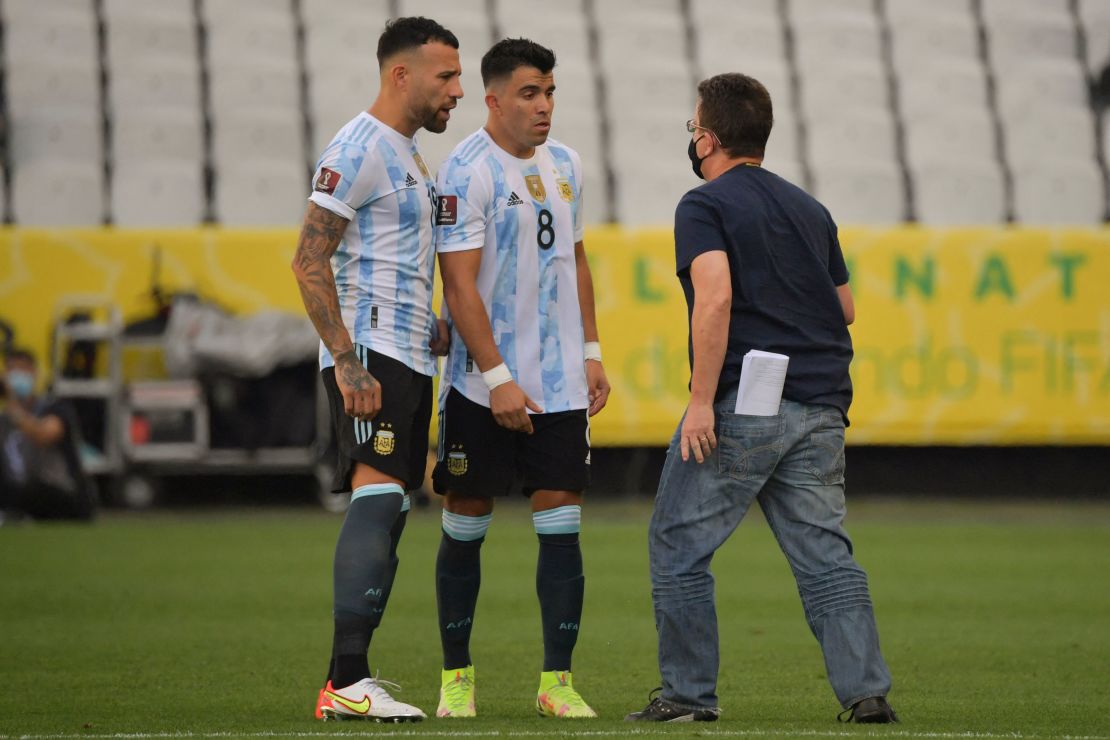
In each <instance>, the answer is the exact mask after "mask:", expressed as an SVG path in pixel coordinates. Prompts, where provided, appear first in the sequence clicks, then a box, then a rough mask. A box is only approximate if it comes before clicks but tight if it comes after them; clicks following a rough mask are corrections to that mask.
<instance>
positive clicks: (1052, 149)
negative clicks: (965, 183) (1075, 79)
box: [1004, 110, 1095, 166]
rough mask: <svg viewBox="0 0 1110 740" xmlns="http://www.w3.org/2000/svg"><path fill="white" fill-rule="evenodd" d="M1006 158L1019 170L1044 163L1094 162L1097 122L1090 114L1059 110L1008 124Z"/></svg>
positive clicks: (1079, 111) (1014, 120) (1018, 119)
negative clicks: (1026, 166)
mask: <svg viewBox="0 0 1110 740" xmlns="http://www.w3.org/2000/svg"><path fill="white" fill-rule="evenodd" d="M1004 140H1005V142H1006V156H1007V157H1008V158H1009V160H1010V163H1011V164H1013V165H1015V166H1018V165H1022V164H1027V163H1028V164H1033V163H1035V162H1039V161H1043V160H1045V159H1046V157H1051V158H1052V159H1057V160H1084V161H1090V162H1094V160H1095V119H1094V115H1093V114H1092V112H1091V111H1090V110H1056V111H1050V112H1048V113H1046V114H1045V115H1043V116H1029V117H1027V118H1016V119H1013V120H1010V121H1007V122H1006V127H1005V139H1004Z"/></svg>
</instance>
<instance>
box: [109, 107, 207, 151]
mask: <svg viewBox="0 0 1110 740" xmlns="http://www.w3.org/2000/svg"><path fill="white" fill-rule="evenodd" d="M112 154H113V158H114V160H115V163H116V164H117V165H119V164H120V163H121V162H143V161H146V160H166V161H173V160H176V161H179V162H203V161H204V133H203V125H202V122H201V119H200V110H198V109H197V108H182V107H169V108H145V107H143V108H139V107H126V108H122V109H120V110H119V111H117V112H116V114H115V116H114V117H113V120H112Z"/></svg>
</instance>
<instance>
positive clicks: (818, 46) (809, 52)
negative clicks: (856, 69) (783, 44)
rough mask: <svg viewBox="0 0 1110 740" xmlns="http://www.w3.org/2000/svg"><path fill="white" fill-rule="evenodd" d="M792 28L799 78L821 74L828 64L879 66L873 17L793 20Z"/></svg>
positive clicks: (857, 16) (825, 17) (877, 43)
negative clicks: (852, 62)
mask: <svg viewBox="0 0 1110 740" xmlns="http://www.w3.org/2000/svg"><path fill="white" fill-rule="evenodd" d="M792 27H793V30H794V56H795V58H796V60H797V62H798V67H799V69H800V70H801V73H802V74H808V73H810V72H812V71H820V70H821V69H822V67H823V66H824V65H826V64H828V63H829V61H830V60H836V61H838V62H843V61H847V60H849V59H859V60H863V61H871V62H873V63H875V64H880V63H881V60H882V54H881V45H880V37H879V27H878V23H877V21H876V20H875V16H874V14H870V15H848V16H836V15H822V16H812V17H809V16H807V17H801V18H794V19H793V26H792Z"/></svg>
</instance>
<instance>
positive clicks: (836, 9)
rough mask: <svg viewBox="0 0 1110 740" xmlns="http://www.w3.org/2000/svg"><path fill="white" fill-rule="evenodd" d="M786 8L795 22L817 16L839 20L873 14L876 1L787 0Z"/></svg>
mask: <svg viewBox="0 0 1110 740" xmlns="http://www.w3.org/2000/svg"><path fill="white" fill-rule="evenodd" d="M786 9H787V12H788V14H789V15H790V18H791V19H792V20H793V21H795V22H797V21H800V20H809V19H817V18H832V19H834V20H837V21H839V20H840V19H842V18H845V17H853V16H856V17H858V16H866V15H871V14H872V13H874V11H875V3H874V2H873V0H837V1H836V2H829V0H787V3H786Z"/></svg>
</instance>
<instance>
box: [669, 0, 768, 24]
mask: <svg viewBox="0 0 1110 740" xmlns="http://www.w3.org/2000/svg"><path fill="white" fill-rule="evenodd" d="M690 15H691V18H692V19H693V21H694V25H695V26H696V27H697V28H706V27H708V26H709V25H711V24H715V23H720V24H723V25H735V24H736V23H748V22H749V21H750V22H752V23H755V24H758V25H764V24H766V22H767V21H775V22H776V23H777V22H778V20H779V2H778V0H745V1H744V3H743V5H738V4H737V2H736V0H696V1H695V2H692V3H690Z"/></svg>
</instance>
